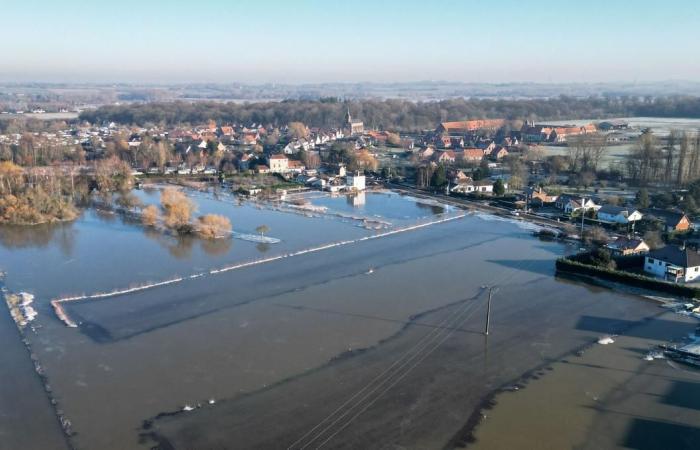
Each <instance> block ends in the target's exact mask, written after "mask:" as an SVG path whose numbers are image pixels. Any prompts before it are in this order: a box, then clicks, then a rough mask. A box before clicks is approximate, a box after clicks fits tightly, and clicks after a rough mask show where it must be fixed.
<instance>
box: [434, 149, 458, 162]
mask: <svg viewBox="0 0 700 450" xmlns="http://www.w3.org/2000/svg"><path fill="white" fill-rule="evenodd" d="M456 159H457V155H456V154H455V152H454V151H453V150H445V151H442V152H439V153H438V154H437V156H436V158H435V160H436V161H437V162H438V163H442V164H452V163H454V162H455V160H456Z"/></svg>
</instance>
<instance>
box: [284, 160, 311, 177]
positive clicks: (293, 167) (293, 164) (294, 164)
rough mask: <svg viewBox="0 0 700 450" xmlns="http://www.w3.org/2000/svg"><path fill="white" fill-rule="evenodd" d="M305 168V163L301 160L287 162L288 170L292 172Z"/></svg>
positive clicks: (299, 171)
mask: <svg viewBox="0 0 700 450" xmlns="http://www.w3.org/2000/svg"><path fill="white" fill-rule="evenodd" d="M304 170H306V166H304V163H303V162H301V161H295V160H291V159H290V160H289V161H288V162H287V172H291V173H297V174H298V173H302V172H303V171H304Z"/></svg>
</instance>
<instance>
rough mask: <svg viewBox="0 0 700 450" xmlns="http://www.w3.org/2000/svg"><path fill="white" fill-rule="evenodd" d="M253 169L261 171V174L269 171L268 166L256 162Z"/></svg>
mask: <svg viewBox="0 0 700 450" xmlns="http://www.w3.org/2000/svg"><path fill="white" fill-rule="evenodd" d="M255 171H256V172H257V173H262V174H266V173H270V172H271V170H270V168H269V167H267V166H266V165H265V164H258V165H257V167H256V168H255Z"/></svg>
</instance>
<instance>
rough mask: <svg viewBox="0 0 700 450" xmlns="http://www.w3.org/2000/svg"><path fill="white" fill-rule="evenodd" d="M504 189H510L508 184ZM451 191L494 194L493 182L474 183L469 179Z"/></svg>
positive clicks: (505, 184) (504, 184)
mask: <svg viewBox="0 0 700 450" xmlns="http://www.w3.org/2000/svg"><path fill="white" fill-rule="evenodd" d="M503 187H505V188H506V189H508V184H507V183H503ZM450 191H451V192H457V193H461V194H469V193H470V192H479V193H483V194H491V193H493V182H492V181H489V180H480V181H472V179H471V178H469V179H468V180H465V181H460V183H459V184H457V185H456V186H455V187H453V188H452V189H450Z"/></svg>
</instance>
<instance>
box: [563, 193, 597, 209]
mask: <svg viewBox="0 0 700 450" xmlns="http://www.w3.org/2000/svg"><path fill="white" fill-rule="evenodd" d="M555 206H556V207H557V208H559V209H563V210H564V213H566V214H574V213H576V212H578V211H580V210H584V211H586V212H588V211H591V210H592V211H598V210H599V209H600V208H601V206H600V205H597V204H596V203H595V202H594V201H593V200H591V199H590V198H585V197H573V196H571V195H566V194H564V195H560V196H559V198H557V201H556V203H555Z"/></svg>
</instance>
